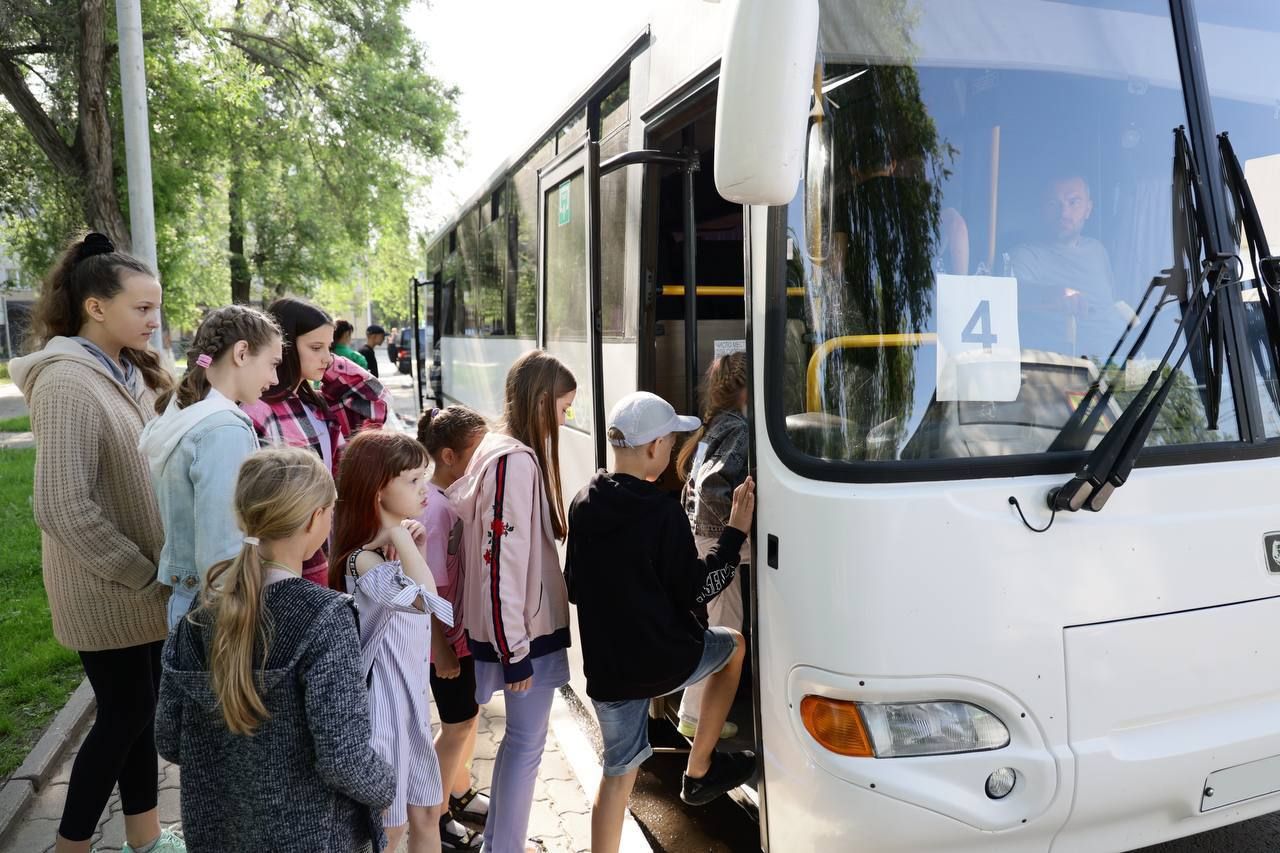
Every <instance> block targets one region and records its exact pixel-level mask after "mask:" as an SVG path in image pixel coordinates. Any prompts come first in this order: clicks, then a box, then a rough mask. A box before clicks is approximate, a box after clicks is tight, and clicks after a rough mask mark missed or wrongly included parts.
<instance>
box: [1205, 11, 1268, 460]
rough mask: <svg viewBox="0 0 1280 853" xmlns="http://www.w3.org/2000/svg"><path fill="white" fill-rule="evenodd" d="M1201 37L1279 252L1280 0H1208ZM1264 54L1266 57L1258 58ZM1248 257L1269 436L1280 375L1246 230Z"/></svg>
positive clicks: (1219, 110) (1216, 109) (1226, 124)
mask: <svg viewBox="0 0 1280 853" xmlns="http://www.w3.org/2000/svg"><path fill="white" fill-rule="evenodd" d="M1198 15H1199V17H1200V22H1199V23H1200V39H1201V42H1202V43H1203V45H1204V64H1205V73H1206V74H1207V76H1208V78H1209V94H1210V100H1211V106H1212V108H1213V120H1214V123H1215V124H1217V126H1218V130H1219V131H1225V132H1226V133H1227V134H1228V135H1229V136H1230V139H1231V144H1232V147H1233V148H1234V149H1235V154H1236V158H1237V159H1238V160H1239V161H1240V165H1241V166H1242V168H1243V170H1244V175H1245V179H1246V180H1247V181H1248V183H1249V189H1250V191H1251V192H1252V194H1253V200H1254V203H1255V204H1256V205H1257V208H1258V215H1259V217H1260V218H1261V220H1262V227H1263V229H1264V230H1265V232H1266V236H1267V238H1268V240H1269V243H1270V248H1271V251H1272V253H1273V254H1274V253H1276V252H1277V251H1280V101H1277V93H1280V62H1277V61H1276V60H1275V59H1274V57H1275V56H1276V49H1277V47H1280V7H1278V6H1276V5H1274V4H1271V3H1248V4H1238V3H1202V4H1200V8H1199V9H1198ZM1259 57H1264V59H1263V60H1262V61H1259ZM1240 245H1241V251H1240V257H1241V258H1243V259H1244V260H1245V263H1246V267H1245V274H1246V277H1247V278H1250V279H1252V280H1250V281H1247V282H1246V283H1245V285H1244V291H1243V293H1244V305H1245V312H1246V319H1245V329H1246V331H1247V332H1248V334H1249V337H1250V338H1251V340H1250V349H1251V350H1252V351H1253V354H1254V370H1255V371H1256V374H1257V378H1258V384H1259V387H1258V400H1259V402H1260V403H1261V405H1262V415H1263V423H1264V426H1265V428H1266V434H1267V436H1268V437H1274V436H1277V435H1280V382H1278V381H1277V376H1276V365H1274V364H1272V363H1271V359H1270V358H1269V357H1268V356H1267V355H1266V352H1267V348H1266V342H1267V331H1266V325H1265V322H1264V320H1263V317H1262V311H1261V306H1262V303H1261V300H1260V299H1259V294H1258V293H1257V290H1256V288H1255V282H1256V280H1257V278H1258V273H1257V271H1256V270H1254V269H1253V267H1252V264H1251V263H1250V258H1249V252H1248V248H1247V246H1248V244H1247V243H1246V242H1245V240H1244V237H1243V234H1241V237H1240Z"/></svg>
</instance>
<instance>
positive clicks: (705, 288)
mask: <svg viewBox="0 0 1280 853" xmlns="http://www.w3.org/2000/svg"><path fill="white" fill-rule="evenodd" d="M662 295H663V296H684V285H683V284H664V285H662ZM698 295H699V296H741V295H742V285H740V284H738V285H733V284H700V285H698ZM787 296H804V288H803V287H788V288H787Z"/></svg>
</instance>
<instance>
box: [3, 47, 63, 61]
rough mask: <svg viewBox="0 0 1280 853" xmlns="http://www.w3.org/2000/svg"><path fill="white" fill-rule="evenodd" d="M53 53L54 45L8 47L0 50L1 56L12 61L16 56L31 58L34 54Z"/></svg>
mask: <svg viewBox="0 0 1280 853" xmlns="http://www.w3.org/2000/svg"><path fill="white" fill-rule="evenodd" d="M44 53H53V45H51V44H21V45H18V46H17V47H7V48H5V49H4V50H0V56H2V57H4V58H5V59H12V58H13V57H15V56H30V55H32V54H44Z"/></svg>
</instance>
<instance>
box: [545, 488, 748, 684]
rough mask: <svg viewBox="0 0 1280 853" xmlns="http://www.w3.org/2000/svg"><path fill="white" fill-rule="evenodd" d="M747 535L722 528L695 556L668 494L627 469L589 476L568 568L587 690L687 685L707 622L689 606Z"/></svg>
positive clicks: (712, 588) (722, 576) (576, 510)
mask: <svg viewBox="0 0 1280 853" xmlns="http://www.w3.org/2000/svg"><path fill="white" fill-rule="evenodd" d="M745 539H746V535H745V534H744V533H742V531H740V530H736V529H734V528H732V527H726V528H725V530H724V532H723V533H722V534H721V535H720V541H719V543H718V544H717V545H716V546H715V547H714V548H712V549H711V551H710V553H708V554H707V556H706V558H705V559H699V558H698V549H697V547H696V546H695V545H694V540H693V532H692V531H691V530H690V529H689V519H688V517H687V516H686V515H685V513H684V510H683V509H682V508H681V506H680V504H679V502H678V501H676V500H675V499H674V498H673V497H672V496H671V495H668V494H666V493H665V492H663V491H662V490H661V489H659V488H658V487H657V486H655V485H654V484H653V483H649V482H646V481H644V480H640V479H637V478H635V477H631V476H629V475H627V474H610V473H608V472H605V471H602V472H600V473H598V474H596V475H595V476H594V477H592V478H591V482H590V483H588V484H587V486H586V487H585V488H584V489H583V490H582V491H581V492H579V493H578V496H577V497H575V498H574V499H573V503H572V504H571V505H570V507H569V539H568V543H567V554H566V557H565V568H564V572H565V580H566V581H567V583H568V587H569V600H570V601H572V602H573V603H574V604H576V605H577V606H578V627H579V633H580V634H581V638H582V658H583V668H584V670H585V671H586V676H587V695H588V696H590V697H591V698H592V699H598V700H600V701H605V702H610V701H621V700H624V699H649V698H653V697H655V696H662V695H665V694H667V693H670V692H671V691H673V690H675V689H676V688H677V687H679V686H680V685H681V684H683V683H684V682H685V680H686V679H687V678H688V677H689V676H690V675H691V674H692V673H693V670H694V669H695V668H696V667H697V665H698V662H699V660H701V658H702V645H703V630H704V629H703V627H702V625H701V624H700V623H699V621H698V620H697V618H696V617H695V616H694V614H693V609H694V608H696V607H699V606H700V605H705V604H706V603H707V602H708V601H710V600H711V599H713V598H715V597H716V596H717V595H719V594H720V592H721V591H722V590H723V589H724V588H725V587H726V586H728V585H729V582H730V581H732V580H733V576H734V573H735V572H736V570H737V567H738V552H739V550H740V549H741V547H742V543H743V541H744V540H745Z"/></svg>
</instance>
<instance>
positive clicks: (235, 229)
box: [227, 151, 252, 304]
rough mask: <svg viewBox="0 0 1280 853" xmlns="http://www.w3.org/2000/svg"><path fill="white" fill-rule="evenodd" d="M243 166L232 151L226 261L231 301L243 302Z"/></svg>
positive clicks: (245, 267)
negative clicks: (229, 278)
mask: <svg viewBox="0 0 1280 853" xmlns="http://www.w3.org/2000/svg"><path fill="white" fill-rule="evenodd" d="M243 190H244V167H242V166H241V165H240V158H239V157H238V156H236V153H235V152H234V151H233V152H232V166H231V178H230V186H229V188H228V189H227V208H228V212H229V213H230V216H229V217H228V225H227V248H228V249H229V252H228V254H229V257H228V261H229V263H230V264H231V301H232V302H235V303H237V304H245V303H247V302H248V301H249V285H250V283H251V282H252V278H251V276H250V275H249V260H248V258H246V257H245V255H244V199H243V196H242V193H243Z"/></svg>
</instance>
